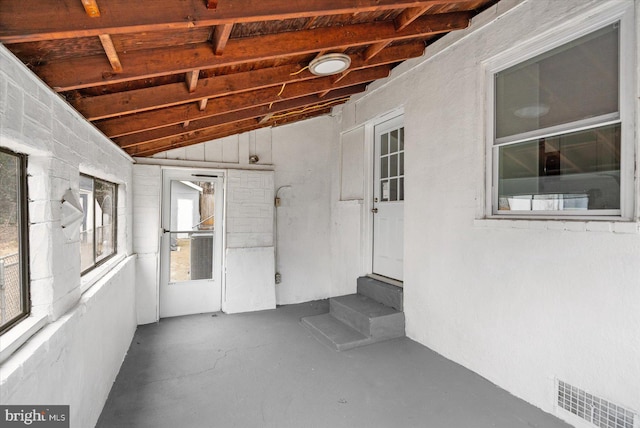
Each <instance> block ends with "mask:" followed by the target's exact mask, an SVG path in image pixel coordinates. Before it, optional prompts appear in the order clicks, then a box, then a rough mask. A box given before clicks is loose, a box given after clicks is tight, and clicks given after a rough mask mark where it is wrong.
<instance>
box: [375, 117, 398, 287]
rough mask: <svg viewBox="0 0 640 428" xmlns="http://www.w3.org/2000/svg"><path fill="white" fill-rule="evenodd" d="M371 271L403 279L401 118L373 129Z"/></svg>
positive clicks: (391, 277) (388, 121)
mask: <svg viewBox="0 0 640 428" xmlns="http://www.w3.org/2000/svg"><path fill="white" fill-rule="evenodd" d="M374 135H375V141H374V166H373V205H372V207H373V208H372V210H371V211H372V213H373V246H372V247H373V258H372V273H373V274H375V275H380V276H383V277H386V278H390V279H394V280H397V281H400V282H401V281H402V280H403V261H404V232H403V230H404V120H403V117H402V116H397V117H394V118H393V119H389V120H387V121H384V122H382V123H379V124H377V125H376V126H375V128H374Z"/></svg>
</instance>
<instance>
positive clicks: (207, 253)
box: [159, 169, 224, 318]
mask: <svg viewBox="0 0 640 428" xmlns="http://www.w3.org/2000/svg"><path fill="white" fill-rule="evenodd" d="M162 196H163V199H162V200H163V202H162V228H163V233H162V243H161V245H162V248H161V252H160V257H161V263H160V269H161V272H160V290H159V291H160V293H159V294H160V318H164V317H172V316H180V315H191V314H198V313H206V312H216V311H219V310H220V308H221V300H222V237H223V233H224V232H223V225H224V221H223V218H222V215H223V209H222V208H223V204H224V198H223V173H221V172H217V171H210V170H188V169H165V170H163V174H162Z"/></svg>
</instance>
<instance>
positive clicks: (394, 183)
mask: <svg viewBox="0 0 640 428" xmlns="http://www.w3.org/2000/svg"><path fill="white" fill-rule="evenodd" d="M389 181H390V191H389V200H390V201H397V200H398V179H397V178H392V179H391V180H389Z"/></svg>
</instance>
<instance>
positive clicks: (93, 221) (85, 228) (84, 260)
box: [80, 175, 117, 273]
mask: <svg viewBox="0 0 640 428" xmlns="http://www.w3.org/2000/svg"><path fill="white" fill-rule="evenodd" d="M116 198H117V186H116V185H115V184H114V183H110V182H108V181H104V180H100V179H97V178H94V177H90V176H87V175H81V176H80V202H81V204H82V209H83V211H84V217H83V219H82V227H81V229H80V267H81V270H82V273H85V272H87V271H89V270H91V269H92V268H94V267H95V266H97V265H99V264H100V263H102V262H104V261H106V260H107V259H108V258H109V257H111V256H113V255H114V254H115V253H116V218H117V217H116V206H117V201H116Z"/></svg>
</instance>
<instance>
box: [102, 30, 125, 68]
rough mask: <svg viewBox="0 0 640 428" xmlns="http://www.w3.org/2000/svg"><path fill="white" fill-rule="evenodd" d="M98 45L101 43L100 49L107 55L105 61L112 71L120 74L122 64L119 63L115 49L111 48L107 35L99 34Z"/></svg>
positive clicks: (111, 43) (110, 41)
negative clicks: (106, 60)
mask: <svg viewBox="0 0 640 428" xmlns="http://www.w3.org/2000/svg"><path fill="white" fill-rule="evenodd" d="M100 43H102V48H103V49H104V53H105V54H107V59H108V60H109V63H110V64H111V68H112V69H113V71H114V72H115V73H122V63H120V58H119V57H118V52H116V48H115V46H113V40H111V36H110V35H108V34H100Z"/></svg>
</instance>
